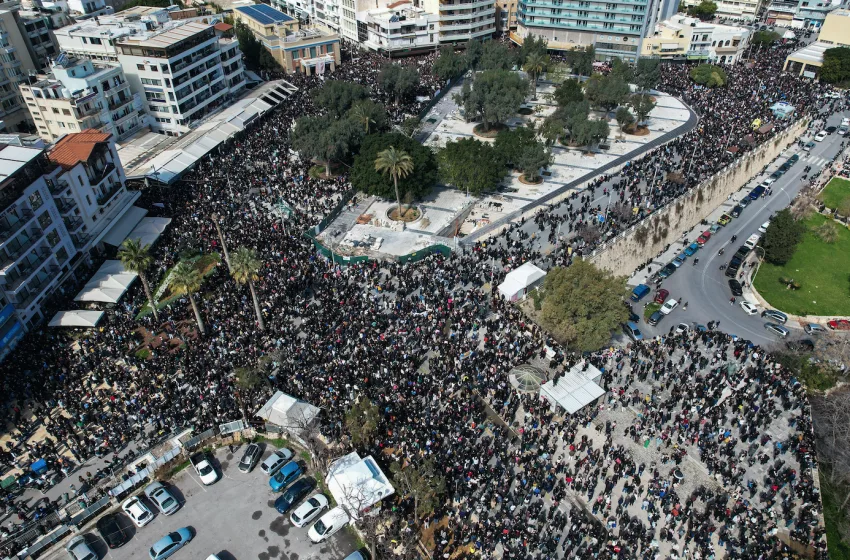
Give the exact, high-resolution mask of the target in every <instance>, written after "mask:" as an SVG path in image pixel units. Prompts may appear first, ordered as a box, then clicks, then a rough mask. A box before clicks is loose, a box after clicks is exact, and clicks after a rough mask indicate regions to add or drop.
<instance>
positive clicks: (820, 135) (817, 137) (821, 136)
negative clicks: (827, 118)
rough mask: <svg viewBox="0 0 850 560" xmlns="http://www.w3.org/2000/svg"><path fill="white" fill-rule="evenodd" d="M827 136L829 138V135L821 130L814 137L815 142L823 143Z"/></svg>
mask: <svg viewBox="0 0 850 560" xmlns="http://www.w3.org/2000/svg"><path fill="white" fill-rule="evenodd" d="M827 136H829V133H828V132H827V131H825V130H821V131H820V132H818V133H817V134H816V135H815V142H823V141H824V140H826V137H827Z"/></svg>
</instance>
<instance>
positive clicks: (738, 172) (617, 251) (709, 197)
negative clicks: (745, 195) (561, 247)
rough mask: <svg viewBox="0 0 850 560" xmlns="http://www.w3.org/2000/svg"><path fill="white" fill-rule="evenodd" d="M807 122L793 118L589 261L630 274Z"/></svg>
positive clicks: (790, 140)
mask: <svg viewBox="0 0 850 560" xmlns="http://www.w3.org/2000/svg"><path fill="white" fill-rule="evenodd" d="M808 124H809V120H808V119H801V120H799V121H797V122H796V123H795V124H793V125H791V126H790V127H788V128H787V129H786V130H784V131H782V132H780V133H779V134H777V135H776V136H774V137H773V138H771V139H769V140H767V141H766V142H765V143H764V144H762V145H761V146H759V147H758V148H757V149H755V150H753V151H751V152H748V153H747V154H746V155H744V156H743V157H741V158H739V159H738V160H736V161H735V162H733V163H731V164H730V165H729V166H727V167H726V168H725V169H724V170H722V171H720V172H719V173H717V174H716V175H714V176H713V177H711V178H710V179H707V180H705V181H703V182H702V183H700V184H699V185H697V186H696V187H694V188H693V189H691V190H690V191H689V192H688V193H686V194H684V195H682V196H680V197H679V198H678V199H676V200H675V201H674V202H672V203H671V204H668V205H667V206H665V207H664V208H662V209H661V210H659V211H657V212H654V213H653V214H651V215H650V216H648V217H647V218H646V219H644V220H643V221H641V222H639V223H638V224H636V225H634V226H632V227H631V228H629V229H628V230H626V231H625V232H624V233H622V234H620V235H618V236H617V237H615V238H614V239H611V240H610V241H608V242H607V243H606V244H605V245H603V246H602V247H600V248H599V249H597V250H596V251H594V252H593V254H592V256H591V257H590V260H591V262H593V263H594V264H596V265H597V266H599V267H600V268H604V269H606V270H610V271H611V272H614V273H615V274H626V275H628V274H630V273H631V272H632V271H633V270H635V269H636V268H637V267H638V266H639V265H641V264H642V263H644V262H646V261H647V260H649V259H650V258H653V257H655V256H656V255H657V254H658V253H659V252H661V251H662V250H663V249H664V247H665V246H667V245H668V244H672V243H673V242H674V241H677V240H678V239H680V237H681V235H682V232H683V231H687V230H689V229H691V228H692V227H694V226H695V225H697V224H698V223H700V221H702V220H704V219H705V218H706V217H707V216H708V215H709V214H711V213H712V212H713V211H714V210H715V208H717V207H718V206H720V205H721V204H722V203H724V202H725V201H726V200H727V199H728V198H729V195H731V194H733V193H734V192H736V191H737V190H738V189H740V188H741V187H743V186H744V185H746V184H747V183H748V182H749V181H750V180H751V179H752V178H753V177H754V176H755V175H756V174H758V173H759V172H760V171H761V169H762V168H763V167H764V166H765V165H767V164H768V163H770V162H771V161H772V160H773V158H775V157H776V156H777V155H779V154H780V153H781V152H782V151H783V150H784V149H785V148H787V147H788V146H789V145H790V144H791V143H793V142H795V141H796V140H797V138H799V136H800V135H801V134H802V133H803V132H804V131H805V130H806V127H807V126H808Z"/></svg>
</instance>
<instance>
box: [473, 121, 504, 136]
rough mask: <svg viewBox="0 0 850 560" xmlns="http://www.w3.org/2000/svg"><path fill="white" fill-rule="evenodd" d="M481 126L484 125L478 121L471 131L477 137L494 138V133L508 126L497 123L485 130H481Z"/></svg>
mask: <svg viewBox="0 0 850 560" xmlns="http://www.w3.org/2000/svg"><path fill="white" fill-rule="evenodd" d="M483 128H484V125H483V124H482V123H478V124H476V125H475V126H474V127H473V129H472V133H473V134H474V135H476V136H478V137H479V138H495V137H496V135H498V134H499V133H500V132H501V131H503V130H505V129H506V128H508V127H507V126H505V125H504V124H502V123H497V124H495V125H493V127H492V128H491V129H490V130H486V131H485V130H483Z"/></svg>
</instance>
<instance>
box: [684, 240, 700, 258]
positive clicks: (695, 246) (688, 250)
mask: <svg viewBox="0 0 850 560" xmlns="http://www.w3.org/2000/svg"><path fill="white" fill-rule="evenodd" d="M697 251H699V243H697V242H696V241H694V242H693V243H691V244H690V245H688V246H687V247H685V254H686V255H688V256H689V257H692V256H693V255H694V253H696V252H697Z"/></svg>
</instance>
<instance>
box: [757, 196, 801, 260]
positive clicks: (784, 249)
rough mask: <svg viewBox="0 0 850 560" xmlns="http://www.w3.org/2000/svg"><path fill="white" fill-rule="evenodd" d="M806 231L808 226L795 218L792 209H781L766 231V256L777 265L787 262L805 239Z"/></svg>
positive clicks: (764, 245) (764, 244) (763, 243)
mask: <svg viewBox="0 0 850 560" xmlns="http://www.w3.org/2000/svg"><path fill="white" fill-rule="evenodd" d="M805 231H806V227H805V226H804V225H803V224H802V223H801V222H798V221H797V220H795V219H794V216H792V215H791V211H790V210H788V209H787V208H785V209H783V210H780V211H779V212H777V213H776V216H774V217H773V219H772V220H771V221H770V224H769V225H768V226H767V231H765V233H764V241H763V242H762V247H764V258H765V259H766V260H767V261H768V262H770V263H772V264H776V265H783V264H785V263H787V262H788V261H789V260H791V257H793V256H794V252H795V251H796V250H797V244H798V243H800V241H802V240H803V233H805Z"/></svg>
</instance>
